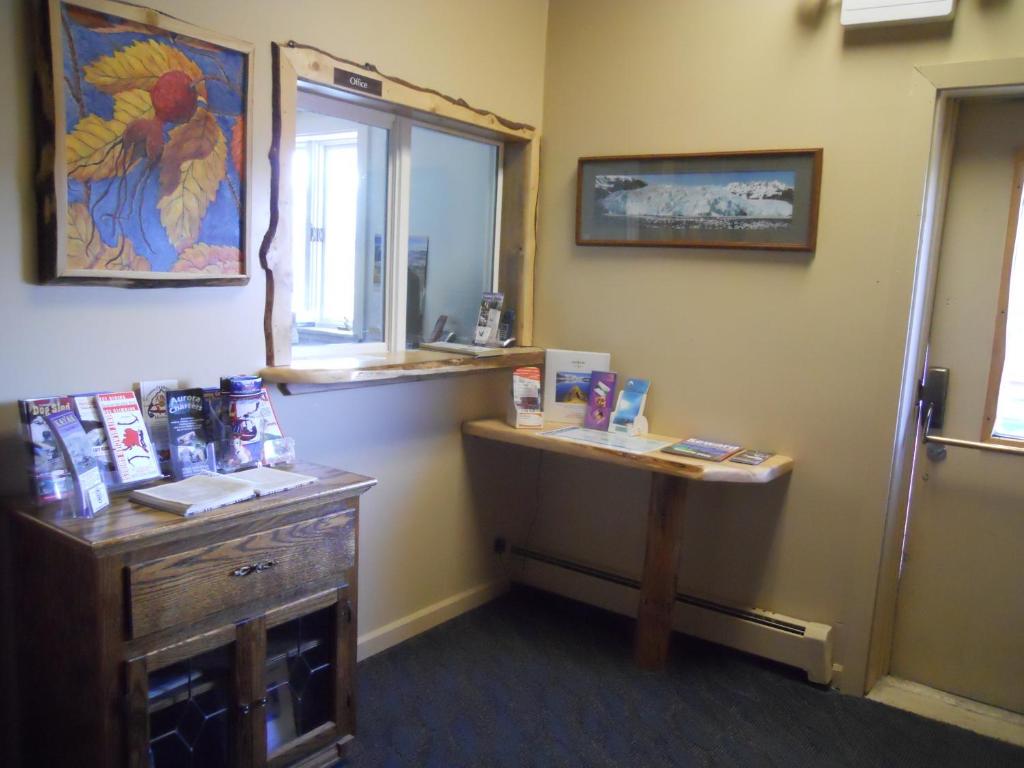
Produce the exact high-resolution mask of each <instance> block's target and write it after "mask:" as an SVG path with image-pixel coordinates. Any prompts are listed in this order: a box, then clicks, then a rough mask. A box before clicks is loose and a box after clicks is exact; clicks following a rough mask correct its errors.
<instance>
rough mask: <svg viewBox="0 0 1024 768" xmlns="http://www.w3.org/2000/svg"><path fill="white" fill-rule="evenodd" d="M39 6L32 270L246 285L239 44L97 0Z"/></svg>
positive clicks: (85, 278)
mask: <svg viewBox="0 0 1024 768" xmlns="http://www.w3.org/2000/svg"><path fill="white" fill-rule="evenodd" d="M48 12H49V17H48V23H47V25H46V29H47V34H48V40H46V41H45V43H46V44H45V47H44V49H43V50H44V58H46V59H48V61H43V62H41V64H40V66H41V67H43V68H44V70H46V71H45V73H44V75H43V77H42V78H41V83H42V84H43V91H44V93H43V95H44V97H49V98H44V104H46V103H48V107H46V106H44V110H43V111H44V113H45V114H44V118H48V120H47V122H49V123H51V124H52V130H53V146H52V148H51V149H50V150H49V157H50V158H52V160H50V162H51V163H52V174H51V175H47V176H46V179H45V181H44V189H43V190H42V197H43V201H42V205H41V206H40V209H41V210H40V214H41V222H40V224H41V247H42V248H41V249H42V260H41V274H42V276H43V278H44V279H45V280H48V281H58V282H78V283H81V282H101V283H105V284H116V285H126V286H132V287H135V286H168V285H196V284H204V285H209V284H239V283H244V282H245V281H247V280H248V274H247V268H246V265H247V258H246V252H247V242H246V241H247V233H248V227H247V222H246V211H247V207H248V205H247V201H248V187H249V184H248V178H247V177H248V173H247V171H248V155H249V151H248V149H249V142H248V135H249V111H250V106H249V105H250V99H249V82H250V79H251V67H252V47H251V46H249V45H248V44H246V43H241V42H238V41H233V40H230V39H227V38H222V37H219V36H215V35H214V34H213V33H209V32H203V31H202V30H198V29H196V28H195V27H192V26H190V25H187V24H185V23H184V22H181V21H179V20H177V19H174V18H172V17H168V16H164V15H162V14H159V13H157V12H156V11H151V10H147V9H144V8H140V7H138V6H129V5H124V4H121V3H115V2H106V0H79V2H62V1H61V0H48ZM47 152H48V150H46V149H44V153H43V162H44V170H45V169H46V162H47Z"/></svg>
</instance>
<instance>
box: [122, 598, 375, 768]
mask: <svg viewBox="0 0 1024 768" xmlns="http://www.w3.org/2000/svg"><path fill="white" fill-rule="evenodd" d="M350 595H351V593H350V590H349V587H347V586H343V587H340V588H338V589H334V590H330V591H326V592H322V593H319V594H317V595H314V596H312V597H309V598H305V599H303V600H299V601H296V602H294V603H290V604H287V605H283V606H281V607H279V608H274V609H271V610H270V611H268V612H267V613H266V614H264V615H261V616H258V617H256V618H253V619H250V620H247V621H244V622H241V623H239V624H237V625H234V626H231V627H225V628H222V629H220V630H216V631H213V632H209V633H206V634H204V635H201V636H199V637H196V638H192V639H190V640H187V641H185V642H183V643H179V644H175V645H173V646H171V647H170V648H168V649H164V650H159V651H155V652H153V653H151V654H148V655H146V656H142V657H139V658H136V659H132V660H130V661H129V662H128V665H127V675H126V678H127V685H128V702H127V704H128V705H127V721H126V723H125V725H126V731H127V733H128V758H129V759H128V764H129V765H130V766H132V768H143V767H145V768H224V767H225V766H235V767H237V768H251V767H252V768H263V766H270V768H283V767H284V766H288V765H292V764H295V763H297V762H299V761H307V762H305V763H303V764H304V765H319V764H320V763H318V762H317V761H316V756H317V755H318V754H319V755H321V756H322V759H323V763H322V764H323V765H325V766H327V765H332V764H333V763H334V762H336V761H337V759H338V756H339V753H338V748H339V747H340V746H341V745H342V744H344V743H345V742H347V741H348V740H349V739H350V738H351V737H352V735H353V733H354V730H355V706H354V701H353V689H352V686H353V681H354V665H355V612H354V608H355V607H354V605H353V603H352V600H351V596H350Z"/></svg>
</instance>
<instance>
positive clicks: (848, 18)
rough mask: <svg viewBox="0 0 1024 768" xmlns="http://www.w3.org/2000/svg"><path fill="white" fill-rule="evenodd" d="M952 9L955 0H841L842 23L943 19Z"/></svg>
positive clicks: (953, 11) (881, 22) (866, 24)
mask: <svg viewBox="0 0 1024 768" xmlns="http://www.w3.org/2000/svg"><path fill="white" fill-rule="evenodd" d="M954 13H956V0H843V8H842V12H841V13H840V16H839V19H840V22H841V23H842V25H843V26H844V27H866V26H874V25H881V24H909V23H913V22H923V21H944V20H945V19H951V18H953V14H954Z"/></svg>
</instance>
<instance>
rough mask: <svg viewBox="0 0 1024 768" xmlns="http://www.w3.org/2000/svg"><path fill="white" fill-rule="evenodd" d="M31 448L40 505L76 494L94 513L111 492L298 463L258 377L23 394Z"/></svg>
mask: <svg viewBox="0 0 1024 768" xmlns="http://www.w3.org/2000/svg"><path fill="white" fill-rule="evenodd" d="M18 406H19V412H20V416H21V423H22V434H23V439H24V441H25V444H26V448H27V450H28V461H27V473H28V481H29V483H28V484H29V491H30V493H31V495H32V496H33V498H34V499H35V500H36V502H37V503H39V504H45V503H49V502H54V501H60V500H69V501H70V507H71V508H72V510H73V512H72V514H75V515H81V516H91V515H93V514H95V513H96V512H98V511H99V510H100V509H103V508H104V507H105V506H107V504H108V503H109V499H108V491H121V490H127V489H130V488H138V487H139V486H142V485H149V484H151V483H152V482H153V481H154V480H158V479H161V478H164V477H167V476H173V477H174V478H175V479H182V478H185V477H191V476H193V475H196V474H199V473H201V472H207V473H209V472H219V473H227V472H234V471H236V470H240V469H249V468H252V467H255V466H257V465H265V466H274V465H277V464H287V463H292V462H294V461H295V442H294V440H293V439H292V438H290V437H285V436H284V433H283V432H282V430H281V426H280V423H279V422H278V419H277V413H276V412H275V411H274V405H273V402H272V401H271V399H270V393H269V392H268V391H267V389H266V387H264V386H263V384H262V381H261V379H260V378H259V377H258V376H229V377H224V378H223V379H221V386H220V387H215V388H214V387H212V388H206V389H202V388H191V389H180V388H179V383H178V382H177V381H174V380H168V381H154V382H142V383H141V384H140V387H139V394H138V396H137V395H136V393H135V392H133V391H130V390H127V391H123V392H93V393H82V394H75V395H70V396H68V395H58V396H54V397H41V398H30V399H25V400H19V401H18Z"/></svg>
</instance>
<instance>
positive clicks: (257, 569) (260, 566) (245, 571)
mask: <svg viewBox="0 0 1024 768" xmlns="http://www.w3.org/2000/svg"><path fill="white" fill-rule="evenodd" d="M275 565H277V561H276V560H262V561H260V562H258V563H249V564H248V565H243V566H240V567H238V568H235V570H233V571H232V572H231V575H232V576H249V575H250V574H253V573H262V572H263V571H267V570H270V569H271V568H273V567H274V566H275Z"/></svg>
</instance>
